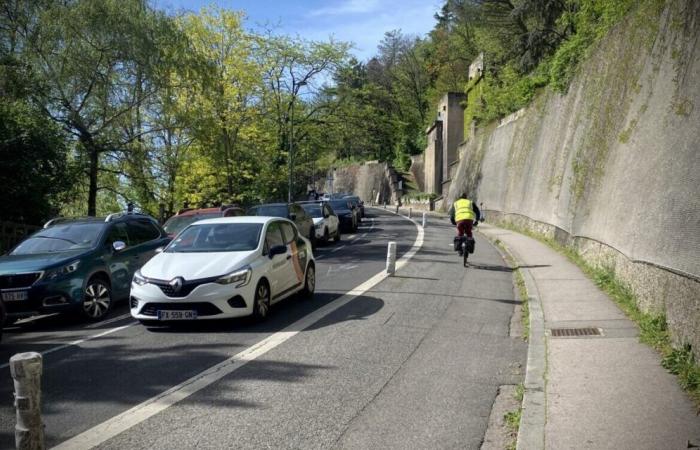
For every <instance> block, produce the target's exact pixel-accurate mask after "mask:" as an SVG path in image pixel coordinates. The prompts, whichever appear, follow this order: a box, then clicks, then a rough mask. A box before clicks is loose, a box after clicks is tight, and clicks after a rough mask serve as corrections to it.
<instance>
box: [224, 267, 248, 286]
mask: <svg viewBox="0 0 700 450" xmlns="http://www.w3.org/2000/svg"><path fill="white" fill-rule="evenodd" d="M252 275H253V269H251V268H250V267H245V268H243V269H240V270H236V271H235V272H231V273H229V274H228V275H224V276H223V277H221V278H219V279H218V280H216V282H217V283H219V284H236V287H237V288H239V287H243V286H245V285H246V284H248V283H250V279H251V278H252Z"/></svg>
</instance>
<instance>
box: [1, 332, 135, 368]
mask: <svg viewBox="0 0 700 450" xmlns="http://www.w3.org/2000/svg"><path fill="white" fill-rule="evenodd" d="M137 323H138V322H131V323H128V324H126V325H122V326H120V327H116V328H111V329H109V330H106V331H103V332H102V333H97V334H94V335H92V336H88V337H85V338H82V339H78V340H75V341H72V342H68V343H66V344H63V345H59V346H58V347H53V348H50V349H48V350H44V351H43V352H39V353H40V354H41V355H42V356H45V355H48V354H50V353H54V352H57V351H59V350H63V349H64V348H68V347H75V346H77V345H80V344H82V343H83V342H87V341H91V340H93V339H97V338H101V337H103V336H107V335H108V334H112V333H116V332H117V331H121V330H124V329H126V328H129V327H131V326H133V325H136V324H137ZM9 366H10V363H5V364H3V365H1V366H0V369H4V368H6V367H9Z"/></svg>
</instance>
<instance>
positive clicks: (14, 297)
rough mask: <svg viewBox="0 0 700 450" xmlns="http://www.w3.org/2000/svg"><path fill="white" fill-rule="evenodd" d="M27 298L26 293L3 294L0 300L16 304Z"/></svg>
mask: <svg viewBox="0 0 700 450" xmlns="http://www.w3.org/2000/svg"><path fill="white" fill-rule="evenodd" d="M27 298H29V295H28V293H27V291H14V292H3V293H2V299H3V300H4V301H6V302H16V301H20V300H26V299H27Z"/></svg>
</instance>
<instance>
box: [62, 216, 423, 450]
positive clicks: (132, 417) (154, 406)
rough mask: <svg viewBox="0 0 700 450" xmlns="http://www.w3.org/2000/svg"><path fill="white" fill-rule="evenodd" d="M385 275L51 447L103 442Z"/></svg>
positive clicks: (420, 237) (401, 262) (212, 380)
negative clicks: (181, 381) (175, 384)
mask: <svg viewBox="0 0 700 450" xmlns="http://www.w3.org/2000/svg"><path fill="white" fill-rule="evenodd" d="M415 226H416V228H417V230H418V235H417V236H416V240H415V241H414V243H413V246H412V247H411V249H410V250H409V251H408V252H406V254H404V255H403V256H402V257H401V258H400V259H399V260H398V261H396V270H399V269H400V268H402V267H403V266H405V265H406V264H407V263H408V261H409V260H410V259H411V258H413V256H415V254H416V253H417V252H418V250H420V248H421V247H422V246H423V227H421V226H420V225H419V224H417V223H416V224H415ZM387 277H388V274H387V273H386V271H384V270H382V271H381V272H379V273H377V274H376V275H374V276H373V277H372V278H370V279H369V280H367V281H365V282H364V283H362V284H360V285H359V286H357V287H355V288H354V289H352V290H350V291H348V292H346V293H345V295H343V296H342V297H339V298H337V299H336V300H333V301H332V302H330V303H328V304H326V305H325V306H323V307H321V308H319V309H317V310H316V311H314V312H312V313H311V314H309V315H307V316H305V317H303V318H301V319H300V320H297V321H296V322H294V323H293V324H291V325H289V326H287V327H286V328H284V329H283V330H282V331H278V332H277V333H274V334H272V335H270V336H268V337H267V338H265V339H263V340H262V341H260V342H258V343H257V344H254V345H253V346H251V347H248V348H247V349H245V350H243V351H242V352H240V353H237V354H235V355H234V356H232V357H231V358H229V359H227V360H225V361H223V362H221V363H219V364H216V365H214V366H212V367H210V368H208V369H206V370H205V371H203V372H201V373H199V374H197V375H195V376H193V377H192V378H190V379H188V380H186V381H184V382H183V383H180V384H178V385H177V386H173V387H172V388H170V389H168V390H167V391H165V392H163V393H161V394H159V395H156V396H155V397H152V398H150V399H148V400H146V401H144V402H142V403H140V404H138V405H136V406H134V407H133V408H131V409H129V410H127V411H124V412H123V413H121V414H119V415H117V416H115V417H113V418H111V419H109V420H107V421H105V422H102V423H101V424H99V425H96V426H94V427H92V428H90V429H88V430H86V431H84V432H82V433H80V434H78V435H77V436H75V437H73V438H71V439H68V440H67V441H64V442H63V443H61V444H59V445H57V446H56V447H54V449H59V450H63V449H71V450H73V449H89V448H93V447H96V446H98V445H100V444H102V443H103V442H105V441H107V440H109V439H111V438H113V437H115V436H117V435H118V434H120V433H122V432H124V431H126V430H128V429H130V428H131V427H133V426H135V425H138V424H139V423H141V422H143V421H145V420H147V419H148V418H150V417H153V416H154V415H156V414H158V413H160V412H161V411H164V410H165V409H167V408H169V407H171V406H173V405H174V404H176V403H177V402H179V401H181V400H184V399H186V398H187V397H189V396H191V395H192V394H194V393H196V392H198V391H200V390H201V389H203V388H205V387H207V386H209V385H211V384H212V383H215V382H216V381H218V380H220V379H222V378H224V377H225V376H227V375H229V374H231V373H232V372H234V371H236V370H238V369H240V368H241V367H243V366H244V365H245V364H247V363H248V362H250V361H253V360H255V359H256V358H258V357H260V356H262V355H264V354H265V353H267V352H269V351H270V350H272V349H274V348H276V347H277V346H279V345H281V344H282V343H284V342H286V341H287V340H289V339H291V338H292V337H294V336H295V335H297V334H298V333H300V332H301V331H303V330H305V329H306V328H308V327H310V326H311V325H313V324H314V323H316V322H318V321H319V320H321V319H323V318H324V317H326V316H327V315H328V314H330V313H332V312H333V311H335V310H337V309H338V308H340V307H342V306H343V305H345V304H347V303H349V302H350V301H352V300H354V299H355V298H357V297H358V296H360V295H363V294H364V293H365V292H367V291H368V290H369V289H371V288H372V287H374V286H376V285H377V284H378V283H380V282H381V281H382V280H384V279H385V278H387Z"/></svg>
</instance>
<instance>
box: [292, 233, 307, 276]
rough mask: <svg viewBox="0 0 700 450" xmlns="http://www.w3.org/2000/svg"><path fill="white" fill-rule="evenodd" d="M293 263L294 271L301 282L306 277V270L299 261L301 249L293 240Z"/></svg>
mask: <svg viewBox="0 0 700 450" xmlns="http://www.w3.org/2000/svg"><path fill="white" fill-rule="evenodd" d="M291 246H292V264H294V272H296V274H297V281H298V282H300V283H301V280H303V279H304V271H303V270H301V264H300V262H299V249H298V248H297V243H296V242H294V241H292V243H291Z"/></svg>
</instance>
